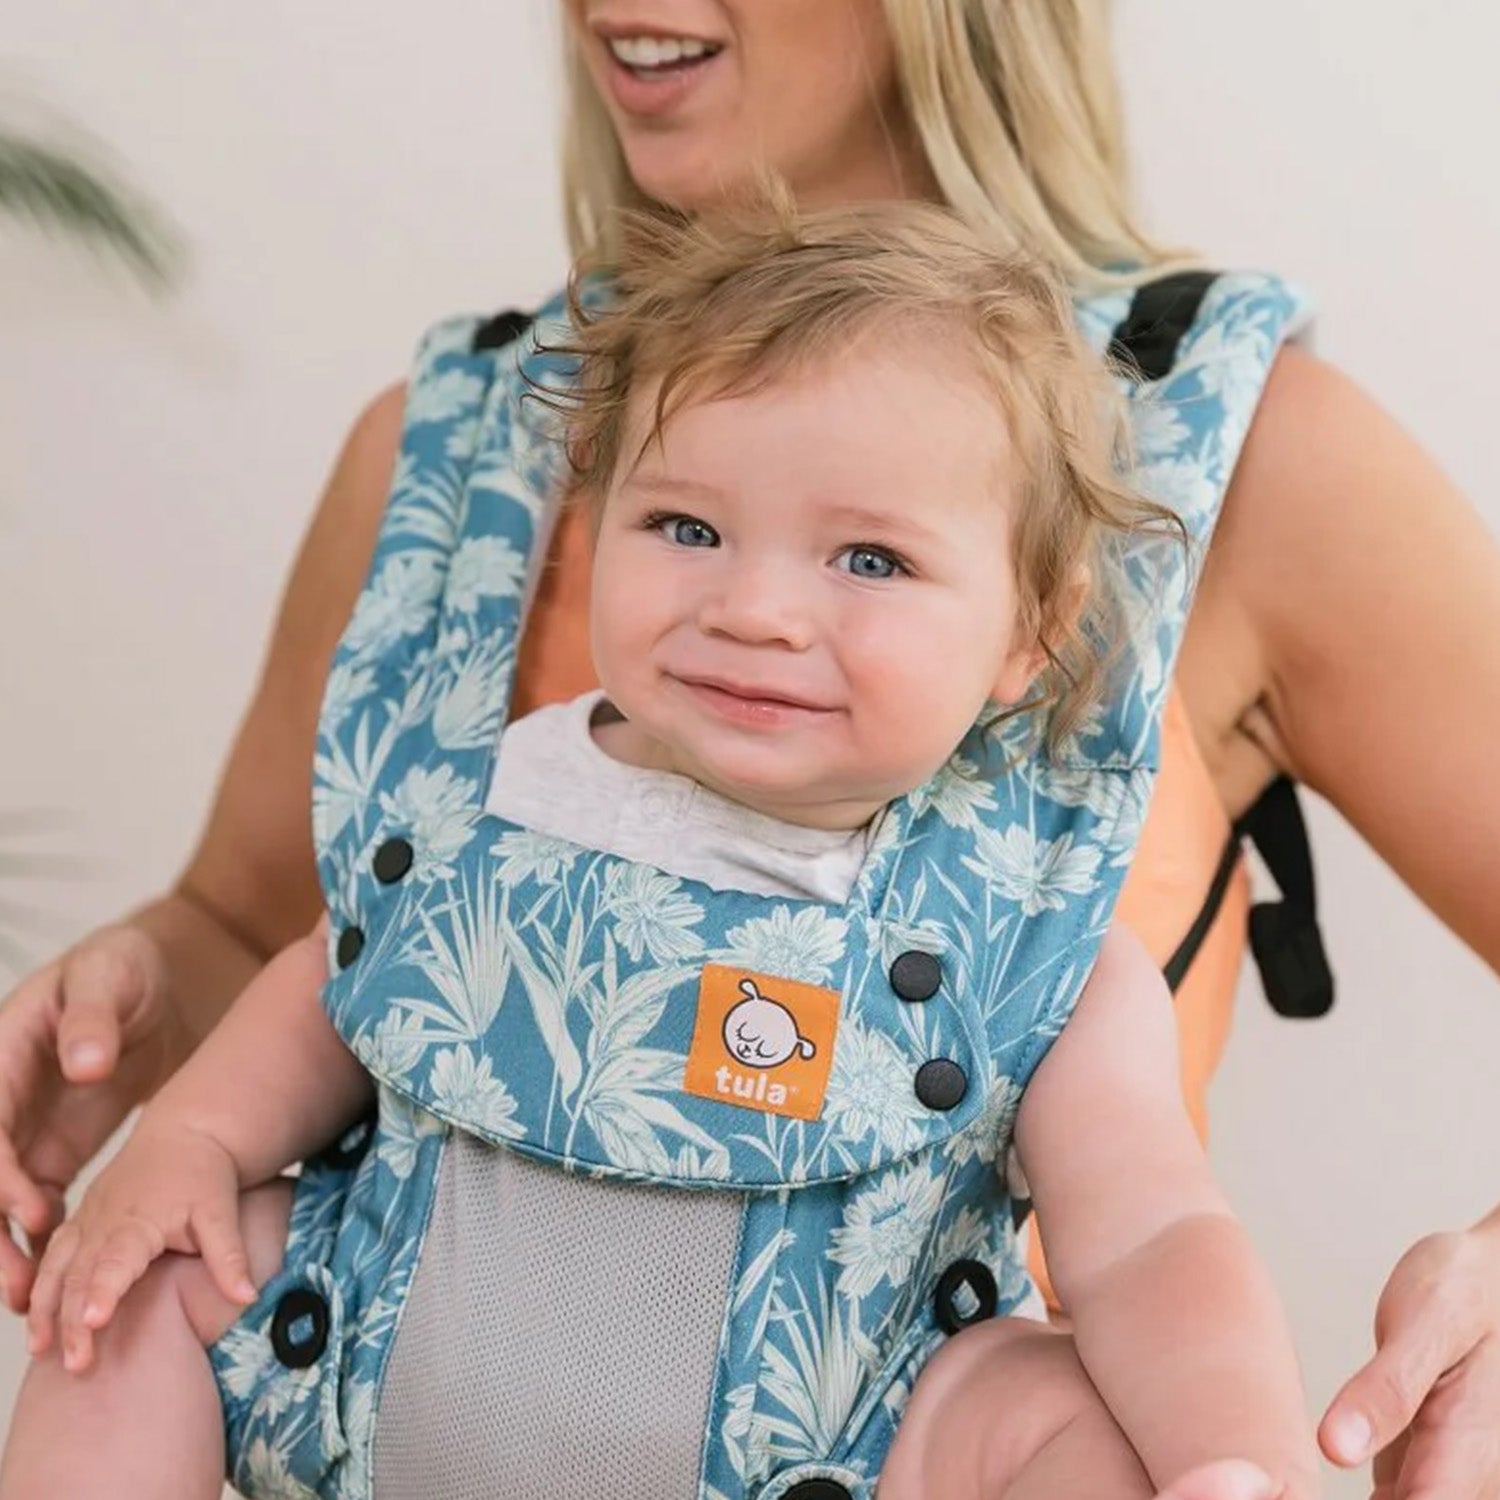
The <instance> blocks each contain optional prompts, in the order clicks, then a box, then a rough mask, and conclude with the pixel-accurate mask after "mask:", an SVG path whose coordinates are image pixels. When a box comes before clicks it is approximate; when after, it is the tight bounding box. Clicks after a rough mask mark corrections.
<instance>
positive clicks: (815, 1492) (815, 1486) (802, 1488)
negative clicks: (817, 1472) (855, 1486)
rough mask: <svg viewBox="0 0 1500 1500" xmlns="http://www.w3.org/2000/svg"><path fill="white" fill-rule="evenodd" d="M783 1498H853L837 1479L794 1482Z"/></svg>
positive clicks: (825, 1499)
mask: <svg viewBox="0 0 1500 1500" xmlns="http://www.w3.org/2000/svg"><path fill="white" fill-rule="evenodd" d="M781 1500H853V1497H852V1496H851V1495H850V1493H849V1491H848V1490H846V1489H845V1488H844V1486H843V1485H841V1484H840V1483H839V1482H838V1480H837V1479H804V1480H803V1481H802V1483H801V1484H794V1485H793V1486H792V1487H791V1489H789V1490H788V1491H787V1492H786V1494H784V1495H783V1496H782V1497H781Z"/></svg>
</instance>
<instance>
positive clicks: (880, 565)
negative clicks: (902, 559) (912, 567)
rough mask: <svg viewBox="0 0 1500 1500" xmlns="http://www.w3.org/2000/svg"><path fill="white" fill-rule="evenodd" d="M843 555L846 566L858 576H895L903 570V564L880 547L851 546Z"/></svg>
mask: <svg viewBox="0 0 1500 1500" xmlns="http://www.w3.org/2000/svg"><path fill="white" fill-rule="evenodd" d="M843 557H844V559H845V563H844V565H845V567H846V568H847V569H848V570H849V572H851V573H852V574H853V575H854V576H855V577H856V578H894V577H895V576H896V574H897V573H900V572H902V571H903V569H902V567H901V564H900V563H899V562H897V561H896V559H895V558H894V557H892V556H891V554H890V553H889V552H882V551H881V550H880V548H879V547H850V548H849V550H848V551H847V552H845V553H843Z"/></svg>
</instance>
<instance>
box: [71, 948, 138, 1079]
mask: <svg viewBox="0 0 1500 1500" xmlns="http://www.w3.org/2000/svg"><path fill="white" fill-rule="evenodd" d="M147 983H148V975H147V970H146V964H145V961H144V959H143V958H142V956H141V955H140V954H138V953H136V952H134V951H132V949H131V948H130V947H129V946H128V945H124V944H121V943H105V942H99V943H95V944H89V945H86V946H84V947H83V948H81V949H79V950H78V952H76V953H74V954H73V955H72V956H71V957H70V958H69V959H68V960H67V962H66V963H65V965H64V967H63V975H62V1001H63V1004H62V1014H61V1016H60V1017H59V1019H58V1023H57V1056H58V1061H59V1063H60V1064H61V1067H62V1074H63V1077H64V1078H66V1079H67V1080H68V1081H69V1082H70V1083H98V1082H100V1081H101V1080H102V1079H105V1078H108V1077H109V1076H110V1074H111V1073H113V1072H114V1070H115V1064H116V1063H117V1062H118V1061H119V1060H120V1043H121V1031H122V1025H121V1022H122V1018H123V1017H125V1016H127V1015H131V1014H133V1013H135V1012H136V1011H138V1010H139V1009H140V1007H141V1005H142V1003H143V1001H144V1000H145V998H146V988H147Z"/></svg>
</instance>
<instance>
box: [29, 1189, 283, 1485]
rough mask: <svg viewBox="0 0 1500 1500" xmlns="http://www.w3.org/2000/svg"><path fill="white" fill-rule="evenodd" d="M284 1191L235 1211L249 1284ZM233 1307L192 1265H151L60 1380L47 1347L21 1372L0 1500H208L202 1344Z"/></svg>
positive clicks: (170, 1261) (274, 1228) (219, 1424)
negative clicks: (91, 1349) (87, 1355)
mask: <svg viewBox="0 0 1500 1500" xmlns="http://www.w3.org/2000/svg"><path fill="white" fill-rule="evenodd" d="M291 1203H292V1185H291V1183H290V1182H276V1183H272V1184H270V1185H269V1186H267V1187H263V1188H257V1189H256V1190H255V1191H254V1192H252V1193H247V1194H246V1195H245V1197H244V1198H242V1199H241V1201H240V1212H241V1221H242V1224H243V1228H244V1236H245V1250H246V1253H247V1254H248V1255H249V1257H250V1274H251V1276H252V1277H253V1278H254V1279H255V1281H256V1282H257V1283H262V1282H264V1281H266V1280H267V1279H268V1278H269V1277H271V1276H273V1275H274V1274H275V1273H276V1271H277V1270H278V1269H279V1268H280V1266H281V1260H282V1255H283V1252H284V1251H285V1249H286V1230H287V1219H288V1216H289V1214H290V1212H291ZM242 1310H243V1309H241V1308H238V1307H236V1306H235V1305H234V1304H233V1303H231V1302H229V1301H227V1300H226V1299H225V1298H224V1296H223V1294H222V1293H220V1292H219V1291H218V1289H217V1288H216V1287H215V1286H214V1284H213V1282H212V1280H211V1279H210V1278H209V1275H208V1273H207V1272H206V1271H205V1270H204V1268H203V1262H202V1261H200V1260H198V1259H197V1258H196V1257H194V1256H183V1255H167V1256H164V1257H163V1258H162V1259H161V1260H159V1261H157V1262H156V1264H155V1265H153V1266H152V1267H151V1269H150V1271H148V1272H147V1273H146V1275H145V1277H144V1278H143V1279H142V1280H141V1281H140V1282H139V1283H137V1285H136V1286H134V1287H133V1288H132V1289H131V1290H130V1292H129V1293H128V1294H127V1295H126V1297H125V1300H124V1301H123V1302H122V1303H121V1304H120V1309H119V1311H118V1312H117V1313H116V1314H115V1318H114V1321H113V1322H112V1323H110V1325H109V1326H108V1327H107V1328H106V1329H104V1331H103V1332H102V1333H101V1334H99V1335H98V1349H97V1353H96V1357H95V1362H94V1364H93V1366H92V1368H90V1369H89V1370H88V1371H87V1372H86V1373H85V1374H82V1375H70V1374H68V1373H67V1372H66V1371H65V1370H64V1369H63V1367H62V1361H61V1359H60V1358H59V1356H58V1352H57V1349H56V1346H54V1348H53V1350H52V1351H51V1352H50V1353H48V1354H47V1355H45V1356H44V1357H43V1358H41V1359H39V1360H36V1361H34V1362H33V1364H32V1366H31V1368H30V1370H28V1371H27V1373H26V1379H25V1381H24V1383H23V1384H22V1386H21V1394H20V1396H19V1397H18V1398H17V1401H16V1407H15V1411H14V1412H13V1413H12V1414H11V1422H10V1437H9V1440H8V1441H7V1443H6V1448H5V1457H4V1460H3V1463H0V1500H57V1497H58V1496H62V1495H66V1496H68V1497H69V1500H94V1497H96V1496H97V1497H100V1500H103V1497H106V1496H107V1497H109V1500H218V1496H219V1495H220V1494H221V1492H222V1491H223V1487H224V1418H223V1411H222V1409H221V1407H220V1404H219V1392H218V1387H217V1385H216V1384H215V1382H214V1377H213V1371H212V1369H211V1367H210V1365H209V1361H208V1354H207V1346H208V1345H209V1344H212V1343H213V1342H214V1341H215V1340H216V1339H218V1338H219V1337H220V1336H221V1335H222V1334H223V1333H224V1332H225V1331H226V1330H227V1329H228V1328H229V1326H230V1325H231V1324H232V1323H233V1322H234V1321H235V1319H236V1318H237V1317H238V1316H239V1314H240V1313H241V1311H242Z"/></svg>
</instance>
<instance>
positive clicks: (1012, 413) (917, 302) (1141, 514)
mask: <svg viewBox="0 0 1500 1500" xmlns="http://www.w3.org/2000/svg"><path fill="white" fill-rule="evenodd" d="M619 240H620V250H619V253H618V255H617V256H616V258H615V259H614V260H613V262H612V263H611V265H610V267H609V297H608V301H607V304H606V305H605V306H604V307H603V308H602V309H599V308H597V307H591V305H590V304H591V303H593V302H595V301H597V299H596V298H595V297H594V296H593V295H592V291H591V285H592V283H591V280H590V277H589V273H588V272H587V271H586V270H580V271H578V272H576V273H575V276H574V280H573V282H572V285H571V288H570V304H571V305H570V312H571V322H572V331H571V335H570V337H569V338H568V340H567V342H566V343H563V344H558V345H553V346H550V348H549V352H550V353H552V354H555V355H560V356H562V357H564V358H565V359H567V360H568V361H570V362H574V364H573V379H572V380H571V382H570V383H569V385H567V386H566V387H563V388H556V387H548V388H541V389H538V391H537V394H538V395H539V396H540V397H541V398H542V399H543V401H544V402H545V403H546V404H547V405H548V406H549V407H551V408H552V409H553V410H554V411H557V412H560V413H561V415H562V417H563V432H562V437H563V440H564V442H565V443H566V446H567V453H568V458H569V460H570V462H571V464H572V467H573V472H574V476H575V481H576V489H577V491H578V492H579V493H580V494H581V495H582V496H583V498H584V500H585V503H588V504H591V505H593V506H594V507H598V506H599V505H600V503H601V501H602V497H603V496H604V495H606V494H607V493H608V491H609V489H610V486H611V484H612V482H613V481H614V479H615V477H616V475H617V473H618V472H619V470H620V468H621V466H622V465H624V466H625V467H627V468H628V467H630V466H633V465H634V464H635V463H636V462H638V461H639V458H640V456H641V454H642V453H643V452H644V451H645V448H646V447H647V446H649V445H650V444H651V443H652V442H659V441H660V439H661V435H662V431H663V429H664V427H665V425H666V424H667V423H668V422H669V421H670V420H671V418H672V416H673V415H674V413H676V412H678V411H680V410H681V409H682V408H683V407H684V406H686V405H689V404H692V403H694V402H699V401H711V400H714V399H718V398H722V397H725V396H730V395H737V394H744V393H748V392H751V391H754V390H757V389H760V388H761V387H763V386H765V385H766V384H768V383H770V382H773V381H775V380H778V379H781V378H785V377H787V376H789V375H795V374H797V373H798V372H801V371H804V370H806V369H808V368H810V367H817V366H819V365H820V364H821V363H822V362H825V361H828V360H830V359H837V358H839V357H841V352H847V351H850V350H851V349H852V348H854V347H856V346H860V347H865V348H869V347H871V344H872V343H874V344H876V345H877V346H878V343H879V341H882V340H883V341H887V342H889V341H891V340H905V341H909V342H917V343H919V345H920V347H925V348H927V349H930V350H933V351H937V352H938V353H939V357H941V358H943V359H945V360H958V361H960V362H961V363H963V364H965V365H967V366H968V367H969V369H970V370H972V372H973V376H974V378H975V380H976V382H977V383H978V385H979V387H980V388H981V390H982V391H983V392H984V393H985V395H986V396H988V397H989V398H991V399H992V400H993V402H994V404H995V414H996V421H997V424H999V423H1003V424H1004V426H1003V430H1004V432H1005V435H1006V437H1007V438H1008V443H1007V445H1006V449H1005V453H1006V464H1005V470H1004V487H1005V493H1004V494H1002V493H998V492H997V495H996V503H997V504H1004V503H1007V501H1008V502H1009V503H1010V505H1011V506H1012V508H1013V512H1014V513H1013V516H1012V528H1011V542H1012V554H1013V561H1014V568H1015V574H1016V590H1017V598H1018V621H1017V630H1018V638H1019V639H1021V640H1023V641H1027V642H1035V643H1036V644H1037V645H1038V646H1039V647H1040V648H1041V650H1042V651H1043V653H1044V654H1045V656H1046V658H1047V663H1048V665H1047V667H1046V669H1045V670H1044V671H1043V673H1042V675H1041V678H1040V680H1039V682H1038V684H1037V686H1036V690H1035V692H1034V693H1033V695H1032V696H1031V697H1030V698H1029V699H1028V700H1027V701H1026V702H1025V703H1024V704H1021V705H1019V706H1017V707H1016V709H1015V710H1014V711H1016V712H1020V711H1030V710H1038V709H1047V710H1050V712H1049V713H1048V714H1047V716H1046V730H1047V740H1048V743H1049V745H1051V746H1052V747H1053V748H1056V747H1057V746H1058V744H1059V743H1060V741H1061V740H1062V739H1063V738H1064V737H1065V736H1066V735H1067V734H1068V733H1069V732H1070V731H1071V730H1073V729H1074V728H1075V727H1076V726H1077V724H1078V722H1079V720H1080V718H1081V717H1082V715H1083V714H1084V712H1085V711H1086V709H1087V708H1088V706H1089V705H1090V703H1091V702H1092V701H1093V700H1094V699H1095V697H1096V696H1097V694H1098V691H1099V689H1100V686H1101V684H1102V680H1103V675H1104V671H1105V668H1106V666H1107V662H1108V658H1109V656H1110V654H1111V653H1110V650H1109V647H1108V645H1107V644H1106V643H1116V644H1117V643H1119V642H1120V641H1121V640H1122V637H1123V633H1122V631H1121V629H1120V628H1119V627H1120V621H1119V619H1118V617H1117V611H1118V594H1117V591H1116V590H1115V588H1114V587H1113V580H1114V579H1115V577H1116V572H1115V570H1116V568H1117V566H1118V558H1117V556H1116V555H1115V554H1117V552H1118V550H1119V547H1120V545H1121V544H1123V542H1124V541H1125V539H1127V538H1129V537H1132V536H1136V535H1138V534H1140V533H1141V532H1143V531H1163V530H1168V531H1175V530H1176V529H1177V518H1176V517H1175V516H1174V515H1173V514H1172V513H1171V512H1170V511H1168V510H1165V509H1164V508H1163V507H1161V506H1158V505H1155V504H1153V503H1152V502H1150V501H1148V500H1146V499H1144V498H1143V497H1141V496H1140V495H1138V494H1136V493H1135V492H1134V491H1132V490H1131V489H1130V488H1129V487H1128V486H1127V485H1126V484H1125V482H1124V481H1123V480H1122V479H1121V478H1120V477H1119V475H1120V473H1121V472H1122V470H1123V469H1124V468H1125V467H1126V463H1125V460H1126V459H1127V457H1128V455H1127V453H1126V452H1125V443H1126V437H1125V434H1126V426H1125V422H1124V416H1123V403H1122V400H1121V398H1120V396H1119V394H1118V392H1117V391H1116V390H1115V388H1114V386H1113V384H1112V382H1111V381H1110V378H1109V375H1108V373H1107V371H1106V369H1105V366H1104V365H1103V363H1102V362H1101V361H1100V360H1098V359H1097V358H1096V357H1095V356H1094V354H1093V353H1092V351H1091V350H1090V349H1089V348H1088V346H1087V345H1086V344H1085V343H1084V341H1083V339H1082V338H1081V337H1080V335H1079V334H1078V332H1077V330H1076V328H1075V326H1074V320H1073V315H1072V311H1071V308H1070V305H1069V302H1068V298H1067V295H1066V293H1065V291H1064V288H1063V286H1062V284H1061V283H1060V281H1059V280H1058V279H1057V278H1056V277H1055V275H1054V274H1053V273H1052V272H1051V271H1050V270H1049V269H1048V268H1047V267H1045V266H1044V265H1043V264H1042V263H1041V262H1040V261H1038V260H1037V259H1035V258H1034V257H1030V256H1026V255H1023V254H1021V253H1019V252H1014V251H1003V250H997V249H996V248H995V247H994V246H993V245H992V244H990V243H989V241H988V240H987V239H986V238H985V237H984V236H982V235H980V234H978V233H976V232H975V231H974V230H973V229H972V228H970V227H969V226H968V225H966V224H964V223H963V221H962V220H960V219H959V218H957V217H956V216H955V215H954V214H952V213H951V212H949V211H948V210H946V209H942V208H939V207H937V206H935V205H931V204H922V203H910V202H889V203H873V204H864V205H856V206H851V207H847V208H836V209H825V210H821V211H818V212H815V213H809V214H803V215H798V214H797V213H796V212H795V211H794V210H793V209H792V207H791V205H790V203H789V201H788V200H787V199H786V198H785V197H784V196H782V197H780V198H777V197H776V196H775V194H774V193H773V194H772V195H771V197H770V200H769V201H767V200H766V199H765V198H764V197H757V198H756V199H755V200H754V201H746V202H742V203H740V204H738V205H736V204H734V203H731V204H729V205H726V207H725V208H723V209H722V210H717V211H715V213H713V214H711V215H705V216H700V217H699V218H697V219H691V220H690V219H688V218H686V217H684V216H682V215H668V214H665V213H657V214H628V215H626V216H625V217H624V219H623V222H622V228H621V234H620V237H619ZM861 341H870V342H863V343H861ZM643 391H651V392H653V393H654V395H653V406H652V407H651V408H648V409H647V410H646V411H645V412H644V413H642V411H641V409H640V406H639V401H638V398H639V397H640V396H641V394H642V392H643ZM643 416H644V417H645V418H646V421H645V423H644V426H643V424H642V417H643ZM979 461H983V460H982V457H981V456H976V462H979ZM1000 482H1001V481H999V480H998V479H997V486H998V485H999V483H1000ZM597 517H598V511H597V508H596V511H595V519H596V521H597Z"/></svg>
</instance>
